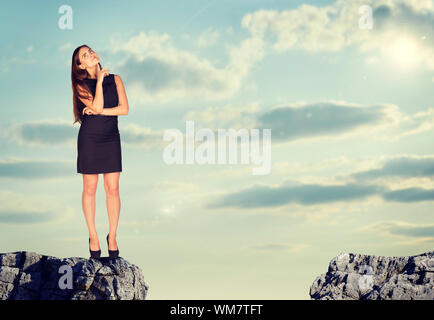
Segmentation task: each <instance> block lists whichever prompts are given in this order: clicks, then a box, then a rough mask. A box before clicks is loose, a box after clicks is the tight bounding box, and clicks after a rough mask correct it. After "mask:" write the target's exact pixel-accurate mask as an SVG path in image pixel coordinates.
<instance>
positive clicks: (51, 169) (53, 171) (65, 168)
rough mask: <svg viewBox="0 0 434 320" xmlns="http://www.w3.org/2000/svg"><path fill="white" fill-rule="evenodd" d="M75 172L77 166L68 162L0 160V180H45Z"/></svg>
mask: <svg viewBox="0 0 434 320" xmlns="http://www.w3.org/2000/svg"><path fill="white" fill-rule="evenodd" d="M74 172H76V164H75V163H73V162H67V161H28V160H17V159H13V160H0V178H20V179H44V178H53V177H60V176H71V173H74Z"/></svg>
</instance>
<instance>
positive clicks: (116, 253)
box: [106, 234, 119, 258]
mask: <svg viewBox="0 0 434 320" xmlns="http://www.w3.org/2000/svg"><path fill="white" fill-rule="evenodd" d="M108 237H109V235H108V234H107V238H106V239H107V249H108V245H109V241H108ZM108 253H109V257H110V258H117V257H118V256H119V248H118V249H117V250H110V249H108Z"/></svg>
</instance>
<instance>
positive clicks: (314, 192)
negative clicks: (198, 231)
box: [208, 184, 383, 209]
mask: <svg viewBox="0 0 434 320" xmlns="http://www.w3.org/2000/svg"><path fill="white" fill-rule="evenodd" d="M382 191H383V188H382V187H380V186H364V185H356V184H347V185H318V184H303V185H296V186H279V187H269V186H254V187H251V188H248V189H245V190H242V191H239V192H235V193H232V194H227V195H224V196H222V197H221V198H220V199H219V200H217V201H214V202H211V203H209V205H208V208H211V209H213V208H222V207H238V208H259V207H276V206H282V205H286V204H290V203H297V204H301V205H307V206H309V205H316V204H328V203H333V202H338V201H344V202H347V201H355V200H362V199H365V198H367V197H370V196H375V195H378V194H381V193H382Z"/></svg>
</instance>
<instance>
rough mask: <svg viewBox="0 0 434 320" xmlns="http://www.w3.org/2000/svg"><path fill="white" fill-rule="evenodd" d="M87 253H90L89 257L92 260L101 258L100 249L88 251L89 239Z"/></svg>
mask: <svg viewBox="0 0 434 320" xmlns="http://www.w3.org/2000/svg"><path fill="white" fill-rule="evenodd" d="M89 252H90V257H91V258H94V259H99V258H100V257H101V249H99V250H95V251H94V250H90V238H89Z"/></svg>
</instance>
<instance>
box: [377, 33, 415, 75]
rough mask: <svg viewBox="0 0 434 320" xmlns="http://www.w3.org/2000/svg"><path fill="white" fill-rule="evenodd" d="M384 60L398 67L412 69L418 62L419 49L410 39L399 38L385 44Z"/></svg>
mask: <svg viewBox="0 0 434 320" xmlns="http://www.w3.org/2000/svg"><path fill="white" fill-rule="evenodd" d="M384 45H385V46H386V47H385V54H386V58H387V59H388V60H390V62H391V63H392V64H393V65H395V66H398V67H402V68H409V67H414V66H415V65H416V64H417V63H418V62H419V55H420V51H421V50H420V48H419V45H418V43H417V42H416V41H415V40H414V39H412V38H410V37H399V38H397V39H394V40H392V41H391V43H385V44H384Z"/></svg>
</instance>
